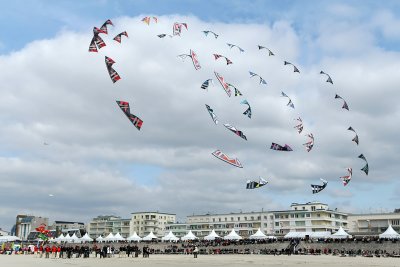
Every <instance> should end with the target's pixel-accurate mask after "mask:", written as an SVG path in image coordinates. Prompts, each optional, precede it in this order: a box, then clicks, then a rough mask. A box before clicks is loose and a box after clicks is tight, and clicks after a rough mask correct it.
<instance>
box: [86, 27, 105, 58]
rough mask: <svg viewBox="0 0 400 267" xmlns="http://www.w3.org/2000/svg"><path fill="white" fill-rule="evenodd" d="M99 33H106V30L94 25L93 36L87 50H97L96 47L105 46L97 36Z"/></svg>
mask: <svg viewBox="0 0 400 267" xmlns="http://www.w3.org/2000/svg"><path fill="white" fill-rule="evenodd" d="M99 33H106V32H103V31H102V30H100V29H99V28H97V27H94V28H93V38H92V40H91V41H90V45H89V52H97V49H100V48H102V47H104V46H106V43H105V42H104V41H103V39H102V38H101V37H100V36H99Z"/></svg>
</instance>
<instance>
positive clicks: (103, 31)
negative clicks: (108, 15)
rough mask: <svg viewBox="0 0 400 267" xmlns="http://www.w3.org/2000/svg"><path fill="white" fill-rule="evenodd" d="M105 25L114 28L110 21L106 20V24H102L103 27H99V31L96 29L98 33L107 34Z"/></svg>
mask: <svg viewBox="0 0 400 267" xmlns="http://www.w3.org/2000/svg"><path fill="white" fill-rule="evenodd" d="M107 25H111V26H114V24H113V23H112V22H111V20H109V19H108V20H106V22H104V23H103V25H101V27H100V29H97V28H96V29H97V30H98V31H99V33H104V34H108V30H107Z"/></svg>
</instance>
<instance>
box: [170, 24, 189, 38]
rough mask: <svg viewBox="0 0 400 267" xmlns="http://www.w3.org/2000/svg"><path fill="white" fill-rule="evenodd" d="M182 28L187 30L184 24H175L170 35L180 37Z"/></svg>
mask: <svg viewBox="0 0 400 267" xmlns="http://www.w3.org/2000/svg"><path fill="white" fill-rule="evenodd" d="M182 26H184V27H185V28H186V30H187V29H188V26H187V24H186V23H181V22H175V23H174V26H173V28H172V33H173V35H178V36H180V35H181V32H182Z"/></svg>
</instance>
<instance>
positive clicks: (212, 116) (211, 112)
mask: <svg viewBox="0 0 400 267" xmlns="http://www.w3.org/2000/svg"><path fill="white" fill-rule="evenodd" d="M206 108H207V111H208V113H210V116H211V118H212V120H213V121H214V123H215V124H218V119H217V116H216V115H215V114H214V110H212V108H211V107H210V106H209V105H207V104H206Z"/></svg>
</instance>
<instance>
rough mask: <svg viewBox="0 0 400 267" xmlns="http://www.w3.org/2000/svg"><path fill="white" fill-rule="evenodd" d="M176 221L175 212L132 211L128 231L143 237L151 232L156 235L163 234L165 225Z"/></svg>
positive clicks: (160, 235)
mask: <svg viewBox="0 0 400 267" xmlns="http://www.w3.org/2000/svg"><path fill="white" fill-rule="evenodd" d="M175 222H176V214H172V213H162V212H133V213H132V218H131V226H130V232H131V234H133V232H136V233H137V234H138V235H139V236H141V237H143V236H146V235H148V234H149V233H150V232H153V234H155V235H156V236H158V237H162V236H164V232H165V227H166V225H168V224H172V223H175Z"/></svg>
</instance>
